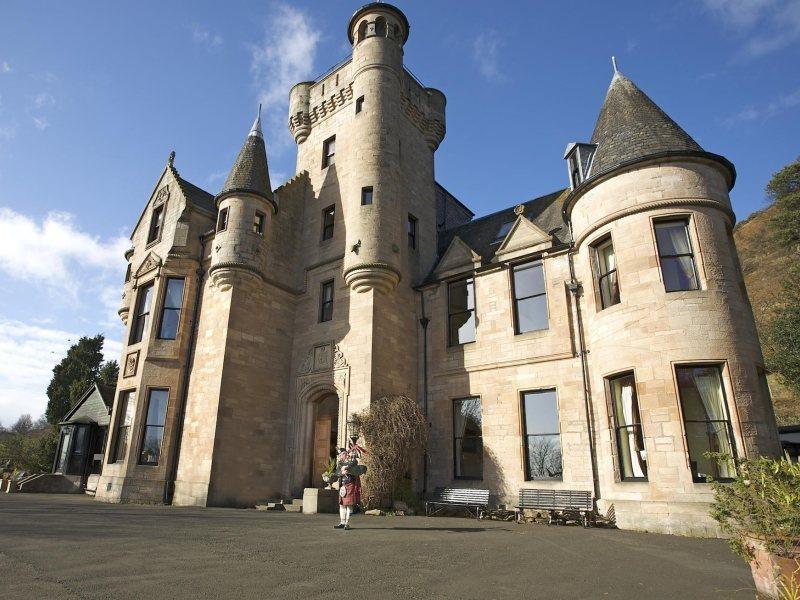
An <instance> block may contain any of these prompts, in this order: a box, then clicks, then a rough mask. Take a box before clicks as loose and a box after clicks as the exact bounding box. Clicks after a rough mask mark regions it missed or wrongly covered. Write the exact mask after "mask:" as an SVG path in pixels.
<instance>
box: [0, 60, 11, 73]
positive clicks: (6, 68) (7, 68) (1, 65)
mask: <svg viewBox="0 0 800 600" xmlns="http://www.w3.org/2000/svg"><path fill="white" fill-rule="evenodd" d="M13 70H14V69H12V68H11V65H10V64H8V62H7V61H5V60H4V61H0V73H11V71H13Z"/></svg>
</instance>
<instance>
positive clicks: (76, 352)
mask: <svg viewBox="0 0 800 600" xmlns="http://www.w3.org/2000/svg"><path fill="white" fill-rule="evenodd" d="M104 341H105V338H104V337H103V335H102V334H98V335H96V336H94V337H91V338H90V337H82V338H81V339H79V340H78V341H77V343H75V344H73V345H72V347H70V349H69V350H68V351H67V356H66V357H65V358H64V359H63V360H62V361H61V362H60V363H58V364H57V365H56V366H55V367H54V368H53V379H52V380H51V381H50V385H48V386H47V397H48V402H47V410H46V411H45V416H46V417H47V420H48V422H50V423H51V424H52V425H58V423H59V422H60V421H61V420H62V419H63V418H64V415H66V414H67V413H68V412H69V410H70V409H71V408H72V407H73V406H74V405H75V403H76V402H77V401H78V400H79V399H80V397H81V395H83V393H84V392H85V391H86V390H87V389H88V388H89V386H90V385H92V384H93V383H94V382H95V381H96V380H98V379H101V380H102V381H103V382H104V383H108V384H110V385H116V379H117V376H118V374H119V367H118V366H117V362H116V361H109V362H107V363H104V362H103V342H104ZM101 375H102V377H101Z"/></svg>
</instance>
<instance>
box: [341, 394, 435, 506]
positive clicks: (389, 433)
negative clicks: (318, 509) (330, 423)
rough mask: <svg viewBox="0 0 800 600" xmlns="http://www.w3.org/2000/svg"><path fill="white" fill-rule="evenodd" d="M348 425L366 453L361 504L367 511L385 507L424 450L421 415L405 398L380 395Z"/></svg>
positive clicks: (425, 441) (425, 432)
mask: <svg viewBox="0 0 800 600" xmlns="http://www.w3.org/2000/svg"><path fill="white" fill-rule="evenodd" d="M352 423H353V425H354V428H355V431H357V432H358V434H359V435H360V436H361V437H362V438H363V439H364V445H365V447H366V448H367V451H368V452H369V454H367V455H366V457H365V462H366V465H367V473H366V474H365V475H364V477H363V478H362V488H363V490H362V494H361V495H362V498H363V502H364V504H365V506H367V507H368V508H372V507H378V506H389V505H390V504H391V503H392V501H393V500H394V495H395V491H396V489H397V487H398V484H399V483H400V481H401V480H402V478H403V476H404V475H405V474H406V473H407V472H408V470H409V469H410V468H411V466H412V464H413V463H414V461H416V460H418V459H419V458H420V457H421V456H422V454H423V453H424V452H425V450H426V448H427V445H428V425H427V422H426V419H425V415H423V414H422V411H421V410H420V408H419V406H418V405H417V403H416V402H415V401H414V400H412V399H411V398H409V397H408V396H383V397H381V398H378V399H377V400H375V401H373V402H372V404H371V405H370V407H369V408H368V409H365V410H363V411H361V412H358V413H356V414H354V415H353V417H352Z"/></svg>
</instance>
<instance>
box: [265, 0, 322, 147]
mask: <svg viewBox="0 0 800 600" xmlns="http://www.w3.org/2000/svg"><path fill="white" fill-rule="evenodd" d="M266 23H267V25H266V29H265V33H264V38H263V40H262V41H261V43H260V44H258V45H254V46H251V48H250V51H251V56H252V58H251V62H250V71H251V73H252V76H253V83H254V85H255V87H256V89H257V90H258V99H259V102H261V104H262V105H263V109H264V121H265V122H266V123H267V125H268V127H269V129H270V135H268V136H267V137H268V138H269V139H268V143H269V142H272V147H273V148H274V147H275V145H276V142H278V146H285V145H287V144H288V143H289V142H290V141H291V138H290V136H289V133H288V130H287V129H286V115H287V114H288V111H289V108H288V104H289V90H290V89H291V88H292V86H293V85H294V84H296V83H298V82H300V81H304V80H308V79H310V78H311V77H312V76H313V75H314V73H315V61H316V54H317V46H318V45H319V41H320V39H321V38H322V34H321V32H320V31H319V30H318V29H316V28H315V26H314V23H313V22H312V20H311V17H310V16H309V15H308V14H306V13H305V12H303V11H301V10H299V9H297V8H294V7H292V6H289V5H286V4H278V5H276V6H275V8H274V10H273V13H272V14H271V15H269V16H268V17H267V20H266ZM281 142H282V144H281Z"/></svg>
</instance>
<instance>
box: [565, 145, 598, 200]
mask: <svg viewBox="0 0 800 600" xmlns="http://www.w3.org/2000/svg"><path fill="white" fill-rule="evenodd" d="M596 149H597V144H580V143H577V142H573V143H572V144H570V145H569V146H567V150H566V151H565V152H564V159H565V160H566V161H567V172H568V174H569V187H570V189H572V190H574V189H575V188H576V187H578V186H579V185H580V184H581V183H583V182H584V181H586V180H587V179H588V178H589V175H590V173H591V169H592V157H594V151H595V150H596Z"/></svg>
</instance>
